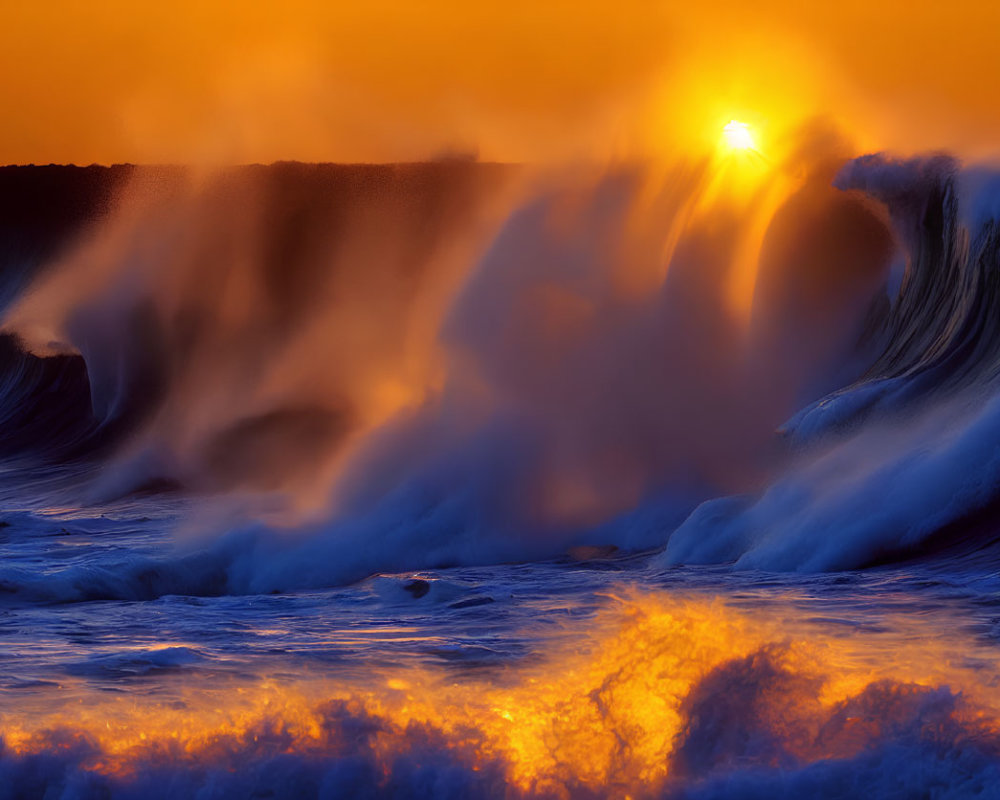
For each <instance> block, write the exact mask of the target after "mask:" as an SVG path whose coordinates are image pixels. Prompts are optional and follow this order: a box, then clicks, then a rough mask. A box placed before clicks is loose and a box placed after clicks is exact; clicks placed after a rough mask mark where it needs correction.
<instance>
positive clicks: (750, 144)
mask: <svg viewBox="0 0 1000 800" xmlns="http://www.w3.org/2000/svg"><path fill="white" fill-rule="evenodd" d="M722 136H723V138H724V139H725V141H726V145H728V146H729V148H730V149H732V150H754V149H755V144H754V140H753V134H752V133H751V132H750V126H749V125H747V124H746V123H745V122H739V121H737V120H735V119H732V120H730V121H729V122H727V123H726V125H725V127H723V129H722Z"/></svg>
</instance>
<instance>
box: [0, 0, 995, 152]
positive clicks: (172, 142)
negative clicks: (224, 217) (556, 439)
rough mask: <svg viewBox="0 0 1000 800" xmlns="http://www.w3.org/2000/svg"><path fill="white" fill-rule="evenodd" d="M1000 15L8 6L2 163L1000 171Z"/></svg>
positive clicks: (898, 10)
mask: <svg viewBox="0 0 1000 800" xmlns="http://www.w3.org/2000/svg"><path fill="white" fill-rule="evenodd" d="M998 5H1000V4H996V3H994V2H992V0H990V1H989V2H981V3H970V2H964V1H960V2H953V3H939V2H934V3H930V2H924V0H920V2H902V1H900V0H896V1H895V2H893V1H892V0H887V1H885V2H883V1H882V0H879V1H878V2H872V0H866V2H858V1H857V0H846V2H836V3H829V4H827V3H818V2H816V3H814V2H811V1H809V0H799V2H792V1H791V0H787V1H786V2H773V1H766V2H759V3H754V2H736V1H735V0H718V1H717V2H709V1H706V2H700V3H699V2H688V3H683V4H682V3H676V2H664V1H663V0H660V1H659V2H654V1H653V0H600V1H599V2H595V1H594V0H575V1H572V2H571V1H570V0H507V1H506V2H499V0H422V1H421V0H364V1H363V2H351V3H348V2H344V0H325V2H319V1H318V0H312V1H310V0H284V2H280V3H279V2H270V3H265V2H259V1H255V0H225V1H224V2H222V1H217V2H210V1H209V0H202V1H201V2H198V1H197V0H174V2H170V3H166V2H158V3H152V2H151V3H137V2H135V0H127V1H126V0H96V1H93V2H83V0H50V2H46V3H40V2H39V3H35V2H27V0H0V10H2V12H3V13H2V19H3V30H2V31H0V108H2V109H4V114H3V124H2V125H0V163H28V162H35V163H47V162H76V163H90V162H101V163H107V162H114V161H139V162H163V161H199V162H201V161H223V162H246V161H273V160H277V159H292V158H294V159H302V160H323V161H358V160H368V161H392V160H413V159H421V158H427V157H433V156H436V155H442V154H446V153H472V152H475V153H478V154H479V156H480V157H481V158H483V159H491V160H528V161H547V160H552V159H565V158H576V157H579V156H598V157H605V156H609V155H627V154H636V153H647V152H652V153H654V154H655V153H657V152H658V151H665V152H669V151H671V150H673V149H676V148H684V147H686V146H688V145H690V144H691V143H693V142H695V141H698V140H700V139H701V138H703V137H705V136H706V135H707V133H706V131H711V132H712V135H716V130H717V127H719V125H720V121H721V123H724V122H725V121H727V120H728V119H730V118H732V117H737V118H744V117H745V118H748V119H749V120H750V121H751V122H752V123H753V124H754V125H756V126H757V127H758V128H760V129H761V130H763V131H766V130H767V129H768V128H771V129H774V130H777V129H779V128H781V127H787V126H789V125H793V124H795V123H796V122H798V121H801V120H803V119H806V118H808V117H811V116H815V115H817V114H819V115H824V116H829V117H831V118H833V119H835V120H836V121H837V122H838V123H839V124H840V125H841V126H843V128H844V129H845V130H846V131H847V132H848V133H849V134H850V135H851V136H852V137H853V138H854V139H855V141H856V142H857V143H858V146H859V147H863V148H882V147H888V148H894V149H900V150H903V151H912V150H918V149H926V148H938V147H944V148H950V149H954V150H956V151H958V152H959V153H961V154H964V155H968V156H982V155H985V154H987V153H992V152H995V151H996V150H1000V147H995V144H997V143H1000V103H998V102H996V96H997V86H998V81H1000V53H998V50H997V46H998V42H1000V10H997V6H998ZM765 141H766V137H765Z"/></svg>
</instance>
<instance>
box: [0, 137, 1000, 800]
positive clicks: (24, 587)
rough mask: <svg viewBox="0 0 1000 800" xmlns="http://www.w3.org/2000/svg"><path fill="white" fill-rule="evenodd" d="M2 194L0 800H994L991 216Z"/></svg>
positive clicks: (936, 162)
mask: <svg viewBox="0 0 1000 800" xmlns="http://www.w3.org/2000/svg"><path fill="white" fill-rule="evenodd" d="M741 158H743V157H740V156H734V155H729V156H726V157H722V156H720V155H718V154H712V155H706V156H705V158H703V159H701V160H698V159H687V160H677V161H676V162H673V163H670V164H668V165H667V166H664V165H655V166H654V165H649V164H641V165H638V164H627V165H621V166H618V167H614V168H601V169H596V168H587V169H583V168H581V169H575V170H570V171H565V170H549V171H541V170H532V169H530V168H527V167H515V166H505V165H493V164H478V163H475V162H467V161H462V160H446V161H442V162H437V163H427V164H412V165H384V166H382V165H371V166H366V165H357V166H337V165H304V164H293V163H288V164H274V165H270V166H246V167H238V168H230V169H226V170H219V171H214V172H211V173H207V174H202V173H196V172H195V171H192V170H184V169H180V168H168V167H156V168H154V167H131V166H116V167H88V168H74V167H7V168H2V169H0V220H2V222H0V264H2V271H0V279H2V286H0V302H2V304H3V310H2V320H0V322H2V330H3V333H2V334H0V456H2V462H0V644H2V646H0V664H2V669H0V798H7V797H10V798H22V797H24V798H28V797H51V798H67V800H68V799H69V798H138V797H143V798H145V799H146V800H148V799H150V798H161V797H162V798H173V797H198V798H230V797H232V798H237V797H239V798H245V797H274V798H285V797H302V798H311V797H323V798H339V797H372V798H377V797H428V798H430V797H435V798H440V797H454V798H464V797H503V798H520V797H525V798H529V797H530V798H536V797H537V798H598V797H621V798H625V797H631V798H645V797H650V798H652V797H663V798H687V797H690V798H710V797H718V798H723V797H725V798H743V797H747V798H753V797H759V798H772V797H780V796H787V797H861V796H864V797H942V798H944V797H954V798H965V797H1000V788H998V787H1000V682H998V675H1000V672H998V667H1000V627H998V620H1000V575H998V571H997V566H998V563H1000V549H998V547H1000V545H998V539H1000V536H998V527H997V525H998V520H997V515H998V514H1000V505H998V501H1000V393H998V381H1000V337H998V336H997V332H998V331H997V328H998V321H997V320H998V316H997V310H998V307H1000V306H998V304H1000V296H998V292H1000V278H998V272H997V270H1000V172H997V171H995V170H993V169H992V168H990V167H988V166H976V165H965V164H962V163H960V162H959V161H957V160H956V159H954V158H952V157H950V156H947V155H943V154H933V155H928V156H922V157H915V158H908V159H904V158H899V157H895V156H893V155H891V154H876V155H866V156H861V157H856V158H845V157H844V156H843V154H842V153H841V152H840V151H839V150H837V149H836V148H835V147H834V148H833V149H831V145H830V144H829V141H828V139H827V138H826V137H825V136H824V135H823V133H822V132H818V133H817V132H816V131H812V132H808V131H807V132H806V133H804V134H803V135H802V141H801V142H798V143H797V145H796V147H793V148H791V149H790V150H789V154H787V155H786V156H784V157H783V158H782V159H781V160H780V163H771V162H767V163H764V162H761V161H759V160H753V159H750V158H749V157H746V158H744V160H741Z"/></svg>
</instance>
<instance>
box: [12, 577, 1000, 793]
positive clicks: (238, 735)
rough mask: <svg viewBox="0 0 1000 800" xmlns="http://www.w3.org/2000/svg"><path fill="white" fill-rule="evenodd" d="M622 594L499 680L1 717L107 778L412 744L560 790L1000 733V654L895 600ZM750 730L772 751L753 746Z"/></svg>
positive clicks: (239, 687)
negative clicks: (858, 622) (839, 616)
mask: <svg viewBox="0 0 1000 800" xmlns="http://www.w3.org/2000/svg"><path fill="white" fill-rule="evenodd" d="M612 599H613V600H614V601H615V605H614V606H613V607H612V608H610V609H608V610H606V611H604V612H602V613H601V614H599V615H598V617H597V618H596V619H594V620H591V621H590V622H589V623H586V626H585V628H583V629H581V630H577V631H566V632H565V633H566V635H565V636H563V637H562V638H561V639H560V640H559V644H558V645H555V646H553V647H551V648H550V649H551V652H550V653H549V654H548V657H546V658H545V659H543V660H541V661H540V662H531V663H529V664H527V665H522V666H518V667H507V668H506V669H504V670H497V671H493V672H492V673H490V675H489V676H488V677H483V676H482V674H481V673H480V674H479V676H478V677H477V676H476V675H473V676H471V677H469V676H466V677H456V674H455V673H454V672H449V673H445V672H443V671H439V670H433V669H416V668H414V669H399V670H394V671H392V672H374V671H373V672H371V673H370V674H369V675H368V676H367V677H366V678H365V679H364V680H360V679H354V680H350V679H339V678H330V677H325V676H324V677H317V676H308V675H304V676H302V677H300V678H299V679H295V680H290V679H288V678H283V679H281V680H278V679H272V680H261V681H258V682H256V683H251V684H245V683H244V684H235V685H234V684H230V685H220V684H219V682H218V678H213V679H212V680H205V681H202V682H201V683H200V684H197V685H196V684H192V683H191V682H190V678H188V679H187V682H184V683H183V684H182V686H181V688H180V689H179V690H178V692H179V695H178V693H174V694H171V693H170V692H169V691H164V692H157V693H149V694H146V695H142V694H139V693H130V694H128V695H121V696H108V695H107V694H106V693H102V692H99V691H94V690H86V691H81V692H80V693H79V694H78V695H76V701H75V702H74V701H72V700H70V699H68V698H66V697H65V696H63V695H60V696H59V697H57V698H50V701H51V702H52V705H51V706H49V707H47V708H46V707H43V706H39V704H37V703H36V704H35V706H34V707H32V708H26V707H25V708H22V709H19V710H13V709H11V708H10V706H9V705H8V707H7V709H6V710H5V711H4V712H2V713H0V730H2V731H3V738H4V742H5V746H6V748H7V749H8V751H9V752H10V753H13V754H26V753H33V752H41V751H52V750H55V749H59V748H60V747H62V748H65V746H66V742H74V741H76V742H85V743H86V744H87V746H88V748H89V750H88V751H87V753H88V755H86V756H85V758H84V761H83V767H84V768H85V769H87V770H90V771H93V772H95V773H99V774H103V775H105V776H109V777H111V778H114V777H116V776H117V777H127V776H129V775H132V774H135V773H136V772H137V771H138V770H141V769H143V768H144V767H148V766H150V765H152V766H160V767H164V766H168V767H169V766H179V767H189V768H199V767H201V766H218V767H220V768H222V769H226V768H228V769H236V768H239V764H240V763H246V762H247V759H253V758H258V757H261V756H267V755H273V754H280V753H294V754H297V755H299V756H300V757H303V758H310V759H330V760H336V759H338V758H344V757H358V756H360V757H362V758H365V759H367V760H368V761H369V763H371V764H372V765H373V766H374V768H375V774H380V775H384V776H386V780H388V779H389V776H390V775H391V772H392V769H393V764H394V763H395V762H396V760H397V759H398V758H406V757H408V756H411V757H415V758H417V759H420V758H423V757H424V756H425V755H426V754H427V753H428V752H429V748H430V749H433V751H434V753H436V754H437V755H439V756H443V757H445V758H446V759H448V760H449V762H450V763H454V764H455V765H457V766H460V767H463V768H465V769H468V770H473V771H478V770H483V769H499V770H500V772H501V775H502V778H503V780H505V782H506V783H507V785H508V786H510V787H513V788H514V789H515V790H516V791H523V792H532V793H534V792H537V793H541V794H544V795H546V796H552V797H559V798H568V797H570V796H572V795H574V794H575V793H577V792H578V790H580V789H583V790H585V791H591V792H593V791H602V792H605V791H607V792H609V793H610V794H611V795H613V796H628V795H632V796H637V795H642V796H645V795H647V794H650V793H651V792H653V791H655V790H656V789H657V787H661V788H662V787H663V786H665V785H666V784H667V782H668V781H671V780H674V779H683V778H684V776H685V775H690V774H695V773H698V772H702V771H704V770H706V769H708V770H710V769H712V768H714V767H713V765H718V764H724V763H728V762H726V759H735V760H736V761H743V762H747V759H750V760H751V761H753V764H751V766H754V765H756V766H760V767H767V766H773V765H776V764H778V763H779V761H780V762H781V763H786V764H787V761H788V758H790V757H791V758H794V759H796V760H797V761H798V762H799V763H802V764H808V763H813V762H816V761H819V760H823V759H830V758H850V757H852V756H855V755H857V754H858V753H860V752H861V751H863V750H864V749H865V748H869V747H872V746H875V745H877V744H878V743H880V742H882V741H885V740H886V739H887V738H889V737H891V736H893V735H895V734H894V733H893V731H894V730H899V729H900V726H903V727H906V726H908V728H907V729H908V730H913V729H914V727H916V728H920V726H922V725H927V724H932V725H934V726H937V727H936V728H935V730H936V731H938V734H939V733H940V731H941V730H953V731H958V733H957V734H956V736H958V737H967V738H968V739H969V740H970V741H971V740H973V739H977V737H978V740H988V741H994V742H995V741H996V739H997V736H998V728H1000V726H998V720H1000V702H998V700H1000V697H998V691H1000V690H998V688H997V687H995V686H989V685H988V683H989V682H988V681H987V680H985V679H984V678H983V676H984V675H986V674H995V669H996V666H997V665H996V663H995V661H996V659H995V657H993V656H992V655H991V654H986V655H985V656H983V655H982V654H981V653H979V652H977V651H980V650H982V649H983V648H982V647H977V646H976V645H975V644H974V643H972V642H971V641H962V639H961V637H960V636H959V635H958V634H955V633H954V632H949V631H948V629H947V624H946V623H945V622H944V621H942V620H938V621H936V622H935V621H933V620H931V619H929V618H927V617H921V618H919V619H915V618H906V617H900V616H899V615H889V618H887V619H886V620H884V623H885V624H884V627H883V630H882V631H880V632H873V633H858V632H853V633H851V634H849V635H848V634H847V633H844V632H843V631H837V632H836V633H835V634H831V633H830V632H829V631H828V630H822V629H820V628H818V627H817V623H815V622H811V621H809V620H807V619H805V618H804V616H805V615H803V614H802V613H801V612H795V611H789V610H788V609H785V610H784V611H783V610H782V609H779V608H777V607H774V608H772V607H769V608H767V609H763V610H762V609H760V608H757V609H755V612H754V613H751V612H741V611H738V610H734V609H733V608H731V607H728V606H726V605H724V604H722V603H720V602H717V601H707V600H704V599H689V600H682V599H677V598H670V597H664V596H662V595H638V596H631V597H625V598H624V599H621V598H612ZM762 611H763V612H764V613H762ZM890 629H891V630H892V633H891V634H889V633H886V632H884V631H886V630H890ZM984 658H985V660H984ZM990 659H992V660H990ZM975 662H978V664H979V666H978V667H976V666H975ZM940 687H947V688H946V689H942V688H940ZM168 688H169V687H168ZM61 691H62V692H64V693H65V692H67V691H68V689H66V688H63V689H62V690H61ZM932 692H941V693H943V696H945V697H947V698H951V700H950V702H951V705H950V706H948V707H947V708H946V709H945V711H944V712H943V713H944V714H945V715H946V716H947V720H944V719H943V718H942V716H941V713H937V715H936V716H935V717H934V719H933V720H932V721H931V722H930V723H927V722H925V721H924V720H923V719H922V718H921V717H920V714H919V710H918V711H914V709H915V708H919V706H920V701H921V699H922V698H926V697H928V696H929V693H932ZM945 723H947V724H945ZM720 725H721V726H722V728H719V726H720ZM706 726H707V727H706ZM717 728H719V730H717ZM920 730H922V728H920ZM720 731H723V732H724V731H733V732H734V733H733V737H732V742H730V744H729V745H725V744H724V743H723V744H718V743H717V742H716V740H717V739H718V737H719V736H720ZM754 732H756V735H758V736H759V737H760V739H761V740H762V741H772V742H776V743H777V749H775V750H774V751H773V752H771V753H770V754H769V752H768V751H766V750H764V751H759V752H758V751H754V752H753V753H751V754H749V755H748V754H746V753H742V752H740V751H739V747H740V746H741V745H740V742H741V741H744V739H745V736H744V734H746V735H751V734H754ZM938 734H935V735H938ZM708 739H712V742H713V744H712V746H711V747H708V748H706V747H705V746H704V745H705V742H706V741H708ZM727 741H728V740H727ZM725 746H730V747H732V748H734V749H733V752H732V753H729V752H727V751H725V750H724V747H725ZM720 748H723V749H722V750H720ZM706 759H707V760H706Z"/></svg>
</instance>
